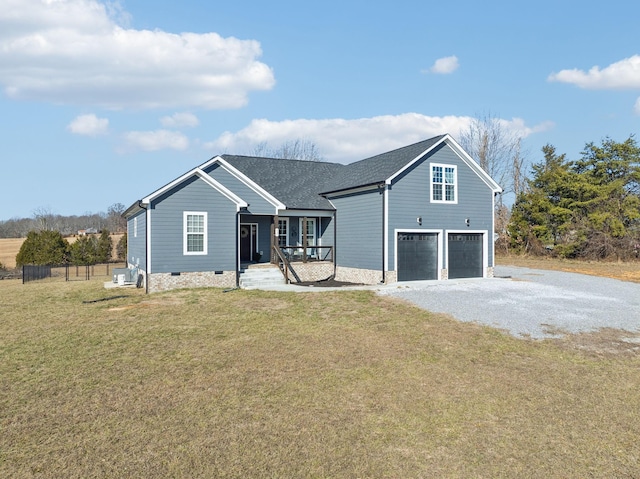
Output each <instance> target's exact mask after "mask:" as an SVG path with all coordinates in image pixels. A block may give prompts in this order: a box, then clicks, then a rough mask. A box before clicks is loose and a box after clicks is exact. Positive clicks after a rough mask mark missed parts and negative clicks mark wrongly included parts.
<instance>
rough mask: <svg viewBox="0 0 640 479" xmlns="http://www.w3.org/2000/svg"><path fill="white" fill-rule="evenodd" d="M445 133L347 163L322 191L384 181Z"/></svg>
mask: <svg viewBox="0 0 640 479" xmlns="http://www.w3.org/2000/svg"><path fill="white" fill-rule="evenodd" d="M444 136H445V135H440V136H436V137H434V138H430V139H429V140H424V141H421V142H419V143H414V144H413V145H409V146H404V147H402V148H398V149H397V150H393V151H389V152H387V153H382V154H380V155H376V156H372V157H371V158H366V159H364V160H360V161H356V162H355V163H351V164H349V165H346V168H345V169H343V170H342V171H341V172H340V175H339V176H336V177H335V178H334V179H333V181H332V182H330V183H329V185H328V186H329V188H327V189H325V190H321V191H320V192H321V193H328V192H333V191H340V190H346V189H349V188H357V187H358V186H365V185H373V184H376V183H383V182H384V181H385V180H386V179H388V178H390V177H391V176H393V175H394V174H395V173H397V172H398V171H400V170H401V169H402V168H404V167H405V166H406V165H407V164H408V163H410V162H411V161H412V160H414V159H415V158H416V157H417V156H418V155H420V154H421V153H423V152H424V151H425V150H428V149H429V148H431V147H432V146H433V145H435V144H436V143H438V142H439V141H440V140H441V139H442V138H443V137H444Z"/></svg>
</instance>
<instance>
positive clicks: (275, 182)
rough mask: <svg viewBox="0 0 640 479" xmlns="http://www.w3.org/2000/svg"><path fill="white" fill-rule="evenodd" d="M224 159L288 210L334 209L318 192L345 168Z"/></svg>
mask: <svg viewBox="0 0 640 479" xmlns="http://www.w3.org/2000/svg"><path fill="white" fill-rule="evenodd" d="M222 158H224V159H225V161H227V162H228V163H229V164H230V165H231V166H233V167H234V168H236V169H237V170H238V171H240V172H241V173H243V174H244V175H246V176H248V177H249V178H251V180H253V181H254V182H255V183H257V184H258V185H260V186H261V187H262V188H264V189H265V190H267V191H268V192H269V193H270V194H272V195H273V196H275V197H276V198H277V199H278V200H280V201H281V202H282V203H284V204H285V205H286V206H287V208H289V209H329V210H332V209H333V207H332V206H331V204H330V203H329V201H327V200H326V199H325V198H323V197H322V196H320V195H319V193H320V192H321V191H323V190H324V189H326V188H327V186H326V185H327V184H328V183H329V182H330V181H332V180H333V179H334V178H335V177H339V176H340V171H342V170H343V169H344V168H345V165H341V164H338V163H327V162H323V161H303V160H282V159H278V158H259V157H253V156H237V155H222Z"/></svg>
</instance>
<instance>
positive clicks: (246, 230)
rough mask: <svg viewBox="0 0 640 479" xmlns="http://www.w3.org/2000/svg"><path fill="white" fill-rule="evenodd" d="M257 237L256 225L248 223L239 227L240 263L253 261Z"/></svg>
mask: <svg viewBox="0 0 640 479" xmlns="http://www.w3.org/2000/svg"><path fill="white" fill-rule="evenodd" d="M257 236H258V225H256V224H249V223H243V224H241V225H240V261H253V253H254V251H255V250H256V240H257Z"/></svg>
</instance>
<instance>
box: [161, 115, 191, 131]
mask: <svg viewBox="0 0 640 479" xmlns="http://www.w3.org/2000/svg"><path fill="white" fill-rule="evenodd" d="M160 123H161V124H162V126H164V127H165V128H182V127H189V128H192V127H194V126H198V125H199V124H200V121H199V120H198V117H197V116H195V115H194V114H193V113H174V114H173V115H171V116H163V117H162V118H160Z"/></svg>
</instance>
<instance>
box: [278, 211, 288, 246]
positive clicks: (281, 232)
mask: <svg viewBox="0 0 640 479" xmlns="http://www.w3.org/2000/svg"><path fill="white" fill-rule="evenodd" d="M288 244H289V218H278V246H280V247H283V246H288Z"/></svg>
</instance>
